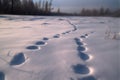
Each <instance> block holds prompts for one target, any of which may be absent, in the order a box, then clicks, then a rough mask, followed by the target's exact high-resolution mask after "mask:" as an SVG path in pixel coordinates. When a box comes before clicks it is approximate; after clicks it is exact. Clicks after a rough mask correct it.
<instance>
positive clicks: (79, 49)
mask: <svg viewBox="0 0 120 80" xmlns="http://www.w3.org/2000/svg"><path fill="white" fill-rule="evenodd" d="M77 50H78V52H81V51H85V50H86V49H85V48H84V47H83V46H80V45H78V47H77Z"/></svg>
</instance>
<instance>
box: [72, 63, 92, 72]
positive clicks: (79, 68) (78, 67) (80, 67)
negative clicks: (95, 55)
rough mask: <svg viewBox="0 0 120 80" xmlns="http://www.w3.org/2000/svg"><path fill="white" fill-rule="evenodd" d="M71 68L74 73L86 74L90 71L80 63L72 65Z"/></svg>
mask: <svg viewBox="0 0 120 80" xmlns="http://www.w3.org/2000/svg"><path fill="white" fill-rule="evenodd" d="M73 70H74V72H75V73H76V74H88V73H89V72H90V70H89V68H88V67H87V66H85V65H82V64H77V65H74V66H73Z"/></svg>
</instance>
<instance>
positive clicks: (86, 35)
mask: <svg viewBox="0 0 120 80" xmlns="http://www.w3.org/2000/svg"><path fill="white" fill-rule="evenodd" d="M80 37H81V38H87V37H88V34H85V35H82V36H80Z"/></svg>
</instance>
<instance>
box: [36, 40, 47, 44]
mask: <svg viewBox="0 0 120 80" xmlns="http://www.w3.org/2000/svg"><path fill="white" fill-rule="evenodd" d="M35 44H36V45H45V44H46V42H43V41H38V42H36V43H35Z"/></svg>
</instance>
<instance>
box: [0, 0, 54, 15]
mask: <svg viewBox="0 0 120 80" xmlns="http://www.w3.org/2000/svg"><path fill="white" fill-rule="evenodd" d="M51 10H52V0H49V1H47V0H46V1H45V0H44V1H41V0H39V1H37V2H34V1H33V0H0V14H20V15H48V14H50V13H51Z"/></svg>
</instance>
